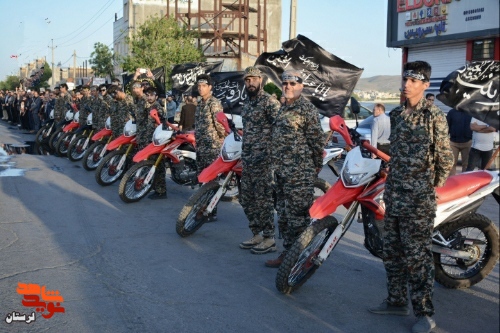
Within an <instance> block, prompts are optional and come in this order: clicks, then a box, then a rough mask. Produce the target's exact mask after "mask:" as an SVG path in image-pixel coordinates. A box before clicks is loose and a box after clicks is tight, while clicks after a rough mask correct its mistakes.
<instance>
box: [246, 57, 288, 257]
mask: <svg viewBox="0 0 500 333" xmlns="http://www.w3.org/2000/svg"><path fill="white" fill-rule="evenodd" d="M244 79H245V87H246V90H247V93H248V96H249V99H247V100H246V101H245V104H244V106H243V110H242V113H241V116H242V118H243V134H244V135H243V144H242V152H241V159H242V162H243V173H242V175H241V193H240V203H241V206H242V207H243V210H244V212H245V215H246V216H247V218H248V222H249V227H250V230H251V231H252V233H253V237H252V238H251V239H249V240H247V241H244V242H242V243H240V248H242V249H251V250H250V252H251V253H254V254H263V253H267V252H274V251H276V243H275V240H274V206H273V201H274V200H273V187H272V176H271V160H270V156H269V152H270V150H271V147H273V144H272V141H271V133H272V127H273V123H274V121H275V119H276V116H277V114H278V110H279V109H280V106H281V105H280V103H279V102H278V100H277V99H276V98H274V97H271V95H269V94H268V93H267V92H265V91H264V89H263V86H262V73H261V72H260V70H259V69H257V68H256V67H253V66H250V67H248V68H247V69H246V70H245V75H244Z"/></svg>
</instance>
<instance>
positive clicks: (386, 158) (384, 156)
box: [361, 141, 391, 162]
mask: <svg viewBox="0 0 500 333" xmlns="http://www.w3.org/2000/svg"><path fill="white" fill-rule="evenodd" d="M361 146H363V148H365V149H366V150H368V151H369V152H370V153H373V154H375V155H377V157H379V158H380V159H381V160H383V161H386V162H389V160H390V159H391V157H390V156H389V155H387V154H386V153H384V152H381V151H380V150H378V149H377V148H375V147H373V146H372V145H371V144H369V143H368V142H367V141H363V142H362V143H361Z"/></svg>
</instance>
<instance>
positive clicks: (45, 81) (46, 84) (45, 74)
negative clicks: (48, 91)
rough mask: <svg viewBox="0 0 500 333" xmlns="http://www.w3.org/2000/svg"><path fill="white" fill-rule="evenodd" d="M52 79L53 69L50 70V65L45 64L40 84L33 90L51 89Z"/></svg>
mask: <svg viewBox="0 0 500 333" xmlns="http://www.w3.org/2000/svg"><path fill="white" fill-rule="evenodd" d="M51 77H52V69H51V68H50V65H49V63H48V62H45V64H44V65H43V74H42V77H41V78H40V82H39V83H38V84H37V85H34V86H33V88H35V89H37V90H38V91H39V90H40V88H48V87H50V84H49V82H48V81H49V80H50V78H51Z"/></svg>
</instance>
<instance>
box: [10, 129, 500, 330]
mask: <svg viewBox="0 0 500 333" xmlns="http://www.w3.org/2000/svg"><path fill="white" fill-rule="evenodd" d="M30 139H31V140H32V139H33V135H25V134H21V133H20V131H18V130H16V129H8V126H7V125H6V124H5V123H4V122H3V121H0V144H2V143H4V144H6V143H22V142H23V141H25V140H30ZM8 163H11V164H8ZM0 165H3V167H1V166H0V263H1V265H0V319H1V322H0V332H82V333H83V332H263V331H266V332H348V333H351V332H352V333H354V332H367V333H368V332H370V333H387V332H389V333H393V332H409V330H410V327H411V326H412V324H413V322H414V320H415V318H414V317H413V315H410V316H408V317H391V316H377V315H373V314H370V313H369V312H367V310H366V309H367V308H368V307H370V306H373V305H375V304H378V303H380V302H381V301H382V300H383V298H384V297H385V295H386V291H385V272H384V268H383V265H382V263H381V261H380V260H378V259H376V258H374V257H372V256H371V255H370V254H369V253H368V251H366V250H365V249H364V247H363V245H362V228H361V226H360V225H359V224H354V225H353V226H352V228H351V229H350V230H349V231H348V232H347V234H346V236H345V237H344V238H343V239H342V240H341V241H340V244H339V246H337V248H336V249H335V251H334V253H333V254H332V256H331V257H330V258H329V259H328V260H327V261H326V262H325V263H324V265H323V266H322V267H321V268H320V269H319V270H318V271H317V273H316V274H315V275H314V276H313V277H312V278H311V279H310V280H309V281H308V282H307V283H306V284H305V285H304V286H303V287H302V288H301V289H300V290H298V291H297V292H296V293H294V294H292V295H290V296H286V295H282V294H280V293H279V292H278V291H277V290H276V288H275V285H274V280H275V275H276V269H271V268H266V267H265V266H264V261H265V260H267V259H269V258H273V257H275V256H276V253H274V254H266V255H253V254H250V252H249V251H247V250H241V249H239V247H238V244H239V243H240V242H241V241H243V240H245V239H247V238H249V237H250V236H251V234H250V232H249V229H248V227H247V221H246V218H245V216H244V214H243V210H242V209H241V207H240V206H239V204H238V203H225V202H223V203H221V204H220V205H219V210H218V216H219V221H218V222H215V223H210V224H206V225H204V226H203V227H202V228H201V229H200V230H199V231H198V232H196V233H195V234H194V235H192V236H191V237H188V238H181V237H179V236H178V235H177V234H176V232H175V221H176V218H177V216H178V214H179V212H180V210H181V208H182V206H183V205H184V203H185V202H186V201H187V200H188V198H189V197H190V196H191V195H192V194H193V193H194V190H192V189H191V188H189V187H182V186H179V185H176V184H174V183H173V182H171V181H168V183H167V192H168V199H165V200H150V199H147V198H146V199H143V200H142V201H140V202H138V203H134V204H125V203H124V202H122V201H121V200H120V198H119V197H118V193H117V192H118V186H117V184H115V185H112V186H109V187H101V186H99V185H98V184H97V183H96V182H95V179H94V174H93V173H92V172H88V171H86V170H85V169H83V168H82V167H81V163H80V162H78V163H77V162H70V161H69V160H68V159H66V158H58V157H54V156H35V155H28V154H23V155H11V156H10V160H9V162H6V161H5V160H4V161H2V162H0ZM6 166H10V174H15V171H16V170H13V168H17V169H21V170H18V171H20V173H23V172H24V175H21V176H5V174H6V172H5V170H4V169H5V168H6ZM2 170H3V171H2ZM322 175H323V176H325V177H326V178H328V179H329V180H331V181H333V178H332V177H331V176H330V175H329V173H328V171H327V170H324V171H323V172H322ZM479 212H480V213H483V214H485V215H487V216H489V217H490V218H491V219H492V220H494V221H495V223H496V224H497V225H498V221H499V211H498V204H497V203H496V202H495V201H494V199H493V198H488V200H487V201H486V203H485V204H484V205H483V206H482V207H481V208H480V209H479ZM278 243H279V244H280V245H281V240H279V241H278ZM18 283H25V284H38V285H39V286H40V287H42V286H45V287H46V289H47V290H57V291H59V295H60V296H62V297H63V298H64V301H63V302H62V303H61V302H60V304H59V308H64V310H65V312H64V313H60V312H56V313H54V314H53V316H52V317H51V318H49V319H45V318H43V317H42V316H41V314H40V313H38V312H37V313H36V320H35V321H34V322H31V323H29V324H28V323H26V322H21V321H20V319H19V318H20V317H17V318H18V319H19V320H17V321H13V322H11V323H10V324H8V323H7V322H6V320H5V319H6V318H7V316H11V314H12V312H19V314H20V315H21V316H22V315H23V314H25V315H26V318H28V316H29V315H30V314H31V313H32V312H35V308H33V307H30V306H24V305H23V304H22V302H23V300H26V299H25V298H23V295H22V294H19V293H18V292H17V291H16V288H17V287H18ZM47 299H49V298H47ZM434 303H435V307H436V315H435V319H436V321H437V324H438V328H437V329H435V330H434V332H436V333H461V332H464V333H468V332H482V333H489V332H491V333H498V332H499V329H500V328H499V269H498V265H497V266H496V267H495V269H494V270H493V272H492V273H491V274H490V275H489V276H488V277H486V278H485V279H484V280H483V281H482V282H481V283H479V284H477V285H475V286H473V287H471V288H470V289H467V290H450V289H446V288H444V287H442V286H441V285H439V284H437V283H436V286H435V295H434ZM30 304H33V303H30ZM47 304H48V303H47ZM56 305H57V304H56Z"/></svg>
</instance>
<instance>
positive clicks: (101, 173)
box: [95, 149, 127, 186]
mask: <svg viewBox="0 0 500 333" xmlns="http://www.w3.org/2000/svg"><path fill="white" fill-rule="evenodd" d="M124 154H125V149H120V150H114V151H112V152H110V153H109V154H108V155H106V156H104V158H103V159H102V161H101V163H99V166H98V167H97V169H96V170H95V180H96V182H97V184H99V185H101V186H108V185H111V184H113V183H114V182H116V181H117V180H118V179H119V178H120V176H121V175H122V174H123V171H124V170H125V169H126V166H127V162H125V163H124V164H123V165H122V167H121V168H120V169H118V164H119V163H120V159H121V158H122V156H123V155H124Z"/></svg>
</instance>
